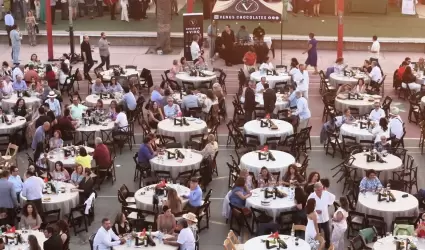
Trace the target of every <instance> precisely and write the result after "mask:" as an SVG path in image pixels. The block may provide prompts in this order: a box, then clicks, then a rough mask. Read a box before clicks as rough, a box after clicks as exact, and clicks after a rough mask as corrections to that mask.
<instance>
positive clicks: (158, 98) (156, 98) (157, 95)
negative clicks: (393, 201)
mask: <svg viewBox="0 0 425 250" xmlns="http://www.w3.org/2000/svg"><path fill="white" fill-rule="evenodd" d="M163 100H164V96H162V95H161V88H160V87H159V86H158V85H154V86H153V91H152V93H151V101H153V102H156V103H157V104H158V105H162V103H163Z"/></svg>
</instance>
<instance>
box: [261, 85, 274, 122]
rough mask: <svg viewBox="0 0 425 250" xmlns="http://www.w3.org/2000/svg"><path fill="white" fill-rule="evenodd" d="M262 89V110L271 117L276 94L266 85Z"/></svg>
mask: <svg viewBox="0 0 425 250" xmlns="http://www.w3.org/2000/svg"><path fill="white" fill-rule="evenodd" d="M264 89H265V90H264V93H263V100H264V110H265V111H266V114H270V115H272V114H273V111H274V108H275V105H276V92H275V91H274V89H271V88H270V87H269V84H268V83H266V84H264Z"/></svg>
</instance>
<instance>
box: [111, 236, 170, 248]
mask: <svg viewBox="0 0 425 250" xmlns="http://www.w3.org/2000/svg"><path fill="white" fill-rule="evenodd" d="M153 241H154V242H155V244H156V246H154V247H152V246H148V247H144V246H136V240H132V241H131V246H127V243H126V244H123V245H118V246H114V250H140V249H155V250H176V247H175V246H171V245H166V244H163V243H160V242H159V240H158V238H153ZM139 244H141V243H139Z"/></svg>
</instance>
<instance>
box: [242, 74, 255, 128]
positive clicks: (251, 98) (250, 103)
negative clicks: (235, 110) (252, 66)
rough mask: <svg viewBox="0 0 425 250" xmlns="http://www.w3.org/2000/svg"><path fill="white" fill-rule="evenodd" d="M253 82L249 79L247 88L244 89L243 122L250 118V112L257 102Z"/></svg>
mask: <svg viewBox="0 0 425 250" xmlns="http://www.w3.org/2000/svg"><path fill="white" fill-rule="evenodd" d="M254 89H255V82H253V81H249V85H248V88H246V90H245V102H244V104H243V108H244V109H245V123H247V122H249V121H251V120H252V113H253V112H254V110H255V106H256V105H257V103H256V102H255V92H254Z"/></svg>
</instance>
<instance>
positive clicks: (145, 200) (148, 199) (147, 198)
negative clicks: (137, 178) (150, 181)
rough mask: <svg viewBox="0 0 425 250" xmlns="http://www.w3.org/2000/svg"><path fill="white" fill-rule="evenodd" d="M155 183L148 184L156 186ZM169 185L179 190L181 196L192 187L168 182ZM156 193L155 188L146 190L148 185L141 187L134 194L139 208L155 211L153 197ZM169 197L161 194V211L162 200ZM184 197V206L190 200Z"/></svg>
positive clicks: (187, 192)
mask: <svg viewBox="0 0 425 250" xmlns="http://www.w3.org/2000/svg"><path fill="white" fill-rule="evenodd" d="M155 186H156V184H155V185H150V186H148V187H149V188H152V187H155ZM167 187H170V188H174V189H175V190H176V191H177V194H178V195H179V196H180V197H181V196H182V195H183V194H186V195H187V194H189V192H190V189H189V188H187V187H185V186H182V185H178V184H167ZM142 192H145V194H142ZM154 194H155V191H154V189H149V190H146V187H144V188H141V189H139V190H137V191H136V193H135V194H134V198H135V200H136V206H137V208H138V209H143V210H149V211H153V205H152V199H153V195H154ZM166 199H167V198H166V197H164V196H160V197H159V209H160V211H161V207H162V200H166ZM181 199H182V206H183V207H184V206H185V205H186V203H187V202H188V200H187V199H183V198H181Z"/></svg>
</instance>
